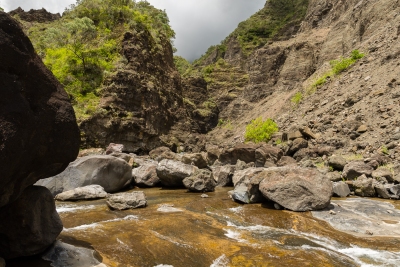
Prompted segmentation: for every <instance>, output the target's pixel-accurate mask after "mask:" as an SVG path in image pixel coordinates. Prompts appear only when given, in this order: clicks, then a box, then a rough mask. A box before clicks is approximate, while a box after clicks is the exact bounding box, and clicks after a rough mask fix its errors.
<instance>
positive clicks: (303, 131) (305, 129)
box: [299, 126, 317, 139]
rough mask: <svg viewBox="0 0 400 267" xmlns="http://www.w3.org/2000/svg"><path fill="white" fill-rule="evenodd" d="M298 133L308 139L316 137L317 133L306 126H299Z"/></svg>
mask: <svg viewBox="0 0 400 267" xmlns="http://www.w3.org/2000/svg"><path fill="white" fill-rule="evenodd" d="M299 131H300V133H301V134H302V135H303V136H304V137H305V138H308V139H317V135H316V134H315V133H313V131H311V129H310V128H308V127H307V126H305V127H300V128H299Z"/></svg>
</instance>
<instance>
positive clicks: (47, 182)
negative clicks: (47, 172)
mask: <svg viewBox="0 0 400 267" xmlns="http://www.w3.org/2000/svg"><path fill="white" fill-rule="evenodd" d="M131 180H132V168H131V166H129V164H128V163H127V162H126V161H124V160H122V159H119V158H116V157H112V156H108V155H94V156H87V157H82V158H79V159H77V160H75V161H74V162H72V163H71V164H70V165H69V166H68V167H67V168H66V169H65V171H64V172H62V173H60V174H58V175H56V176H54V177H51V178H47V179H43V180H41V181H39V182H38V183H36V185H41V186H45V187H47V188H48V189H49V190H50V192H51V193H52V194H53V195H54V196H55V195H57V194H59V193H61V192H65V191H69V190H72V189H75V188H78V187H83V186H86V185H93V184H97V185H100V186H102V187H103V188H104V190H105V191H106V192H108V193H114V192H117V191H119V190H121V189H123V188H124V187H125V186H127V185H129V184H130V182H131Z"/></svg>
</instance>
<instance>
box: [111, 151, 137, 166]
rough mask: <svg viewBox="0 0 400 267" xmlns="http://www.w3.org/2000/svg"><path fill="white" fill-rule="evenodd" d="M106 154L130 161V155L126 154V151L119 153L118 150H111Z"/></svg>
mask: <svg viewBox="0 0 400 267" xmlns="http://www.w3.org/2000/svg"><path fill="white" fill-rule="evenodd" d="M108 155H110V156H113V157H116V158H119V159H123V160H125V161H126V162H128V163H129V162H130V161H131V158H132V156H131V155H129V154H126V153H120V152H112V153H111V154H108Z"/></svg>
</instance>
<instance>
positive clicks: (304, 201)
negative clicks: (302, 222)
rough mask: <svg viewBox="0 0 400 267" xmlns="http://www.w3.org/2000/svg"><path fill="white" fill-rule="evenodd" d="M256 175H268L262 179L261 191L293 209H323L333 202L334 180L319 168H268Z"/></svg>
mask: <svg viewBox="0 0 400 267" xmlns="http://www.w3.org/2000/svg"><path fill="white" fill-rule="evenodd" d="M256 177H263V178H264V179H263V180H262V181H261V183H260V191H261V193H262V194H263V195H264V196H265V197H266V198H267V199H270V200H272V201H274V202H276V203H278V204H279V205H281V206H282V207H285V208H287V209H289V210H293V211H309V210H319V209H323V208H325V207H327V206H328V205H329V203H330V199H331V196H332V190H333V188H332V183H331V181H329V180H328V179H326V178H325V177H324V176H323V175H322V174H321V173H319V172H318V170H316V169H305V168H299V167H277V168H268V169H265V170H263V171H262V172H260V173H258V174H257V175H256Z"/></svg>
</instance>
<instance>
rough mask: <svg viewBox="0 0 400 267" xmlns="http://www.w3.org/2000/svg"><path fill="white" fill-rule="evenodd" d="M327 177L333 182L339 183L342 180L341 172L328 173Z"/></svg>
mask: <svg viewBox="0 0 400 267" xmlns="http://www.w3.org/2000/svg"><path fill="white" fill-rule="evenodd" d="M326 177H327V178H328V179H329V180H331V181H332V182H339V181H341V180H342V175H341V174H340V172H337V171H334V172H328V173H327V174H326Z"/></svg>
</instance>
